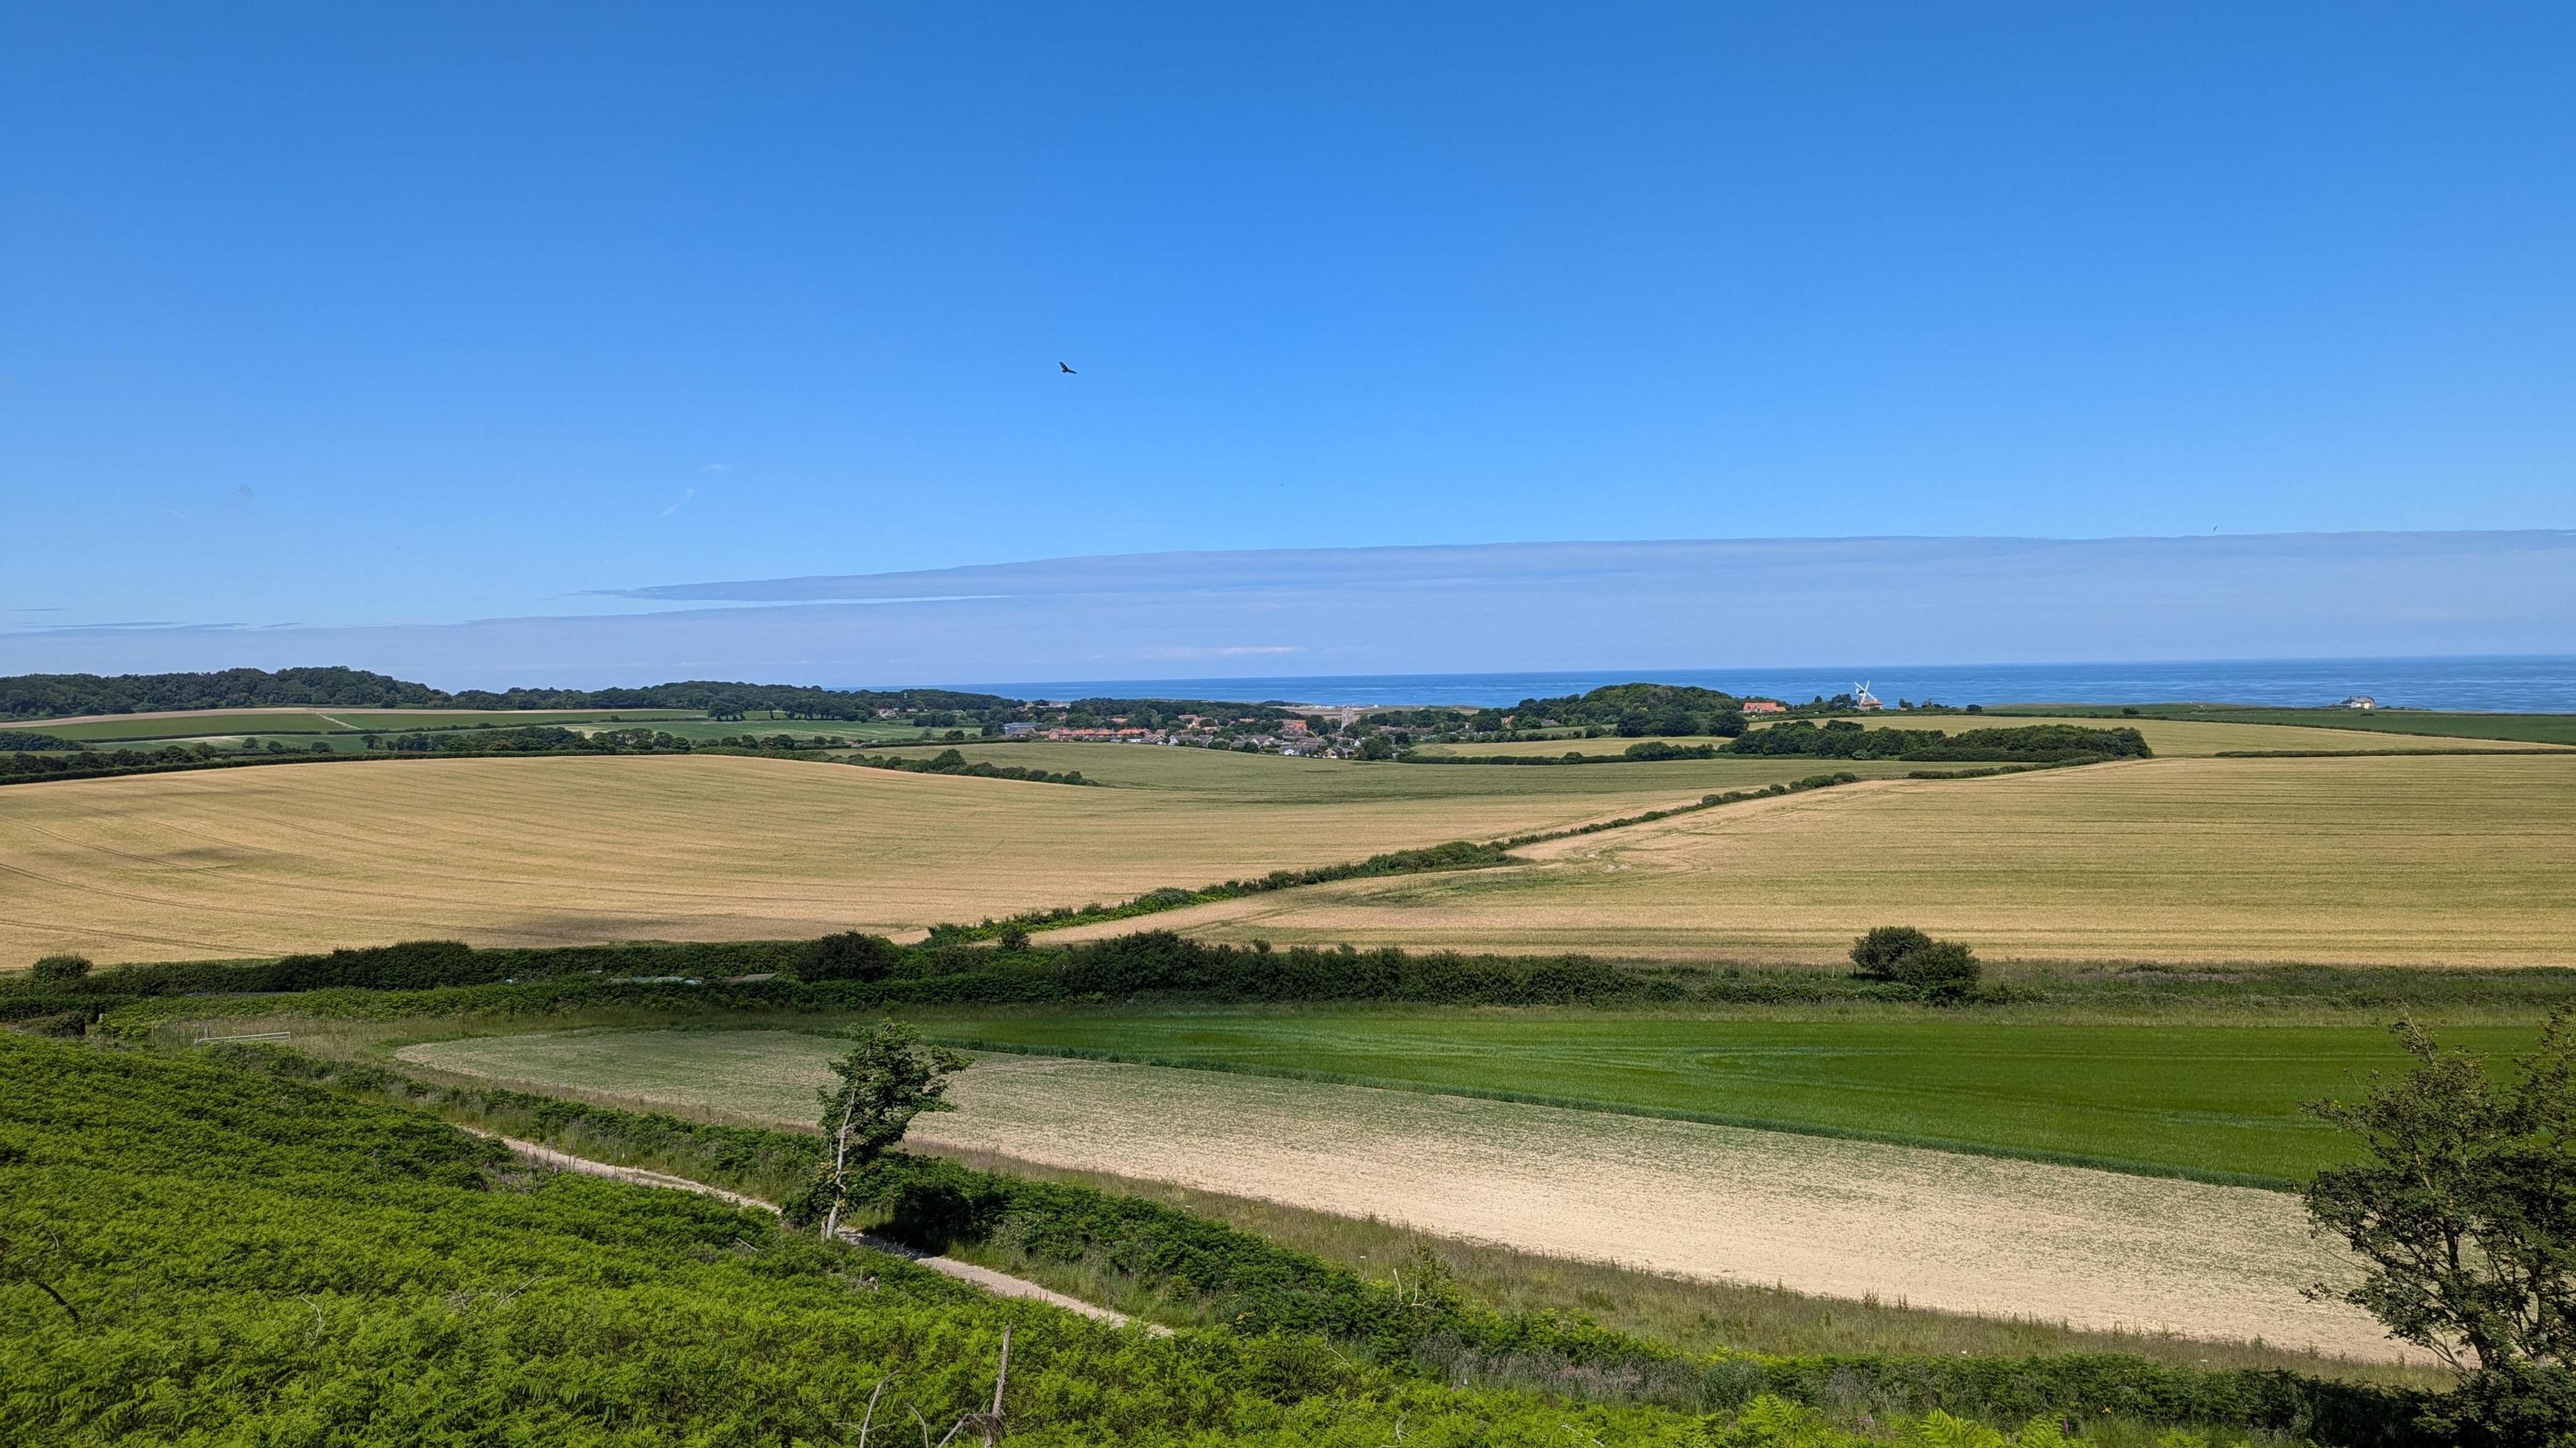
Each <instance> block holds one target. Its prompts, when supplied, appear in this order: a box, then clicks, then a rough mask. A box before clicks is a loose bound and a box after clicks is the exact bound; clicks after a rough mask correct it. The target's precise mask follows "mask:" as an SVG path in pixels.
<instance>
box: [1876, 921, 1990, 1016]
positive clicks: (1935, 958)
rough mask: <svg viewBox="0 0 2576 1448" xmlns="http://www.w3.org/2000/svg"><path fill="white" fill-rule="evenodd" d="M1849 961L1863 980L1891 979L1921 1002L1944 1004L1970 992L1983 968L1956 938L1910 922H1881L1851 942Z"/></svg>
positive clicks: (1960, 998)
mask: <svg viewBox="0 0 2576 1448" xmlns="http://www.w3.org/2000/svg"><path fill="white" fill-rule="evenodd" d="M1851 960H1852V964H1853V965H1855V966H1857V967H1859V974H1860V976H1861V977H1862V978H1863V979H1865V980H1884V981H1891V982H1894V983H1895V984H1897V985H1900V986H1903V987H1905V988H1906V989H1908V990H1910V991H1912V992H1914V993H1915V994H1916V995H1918V996H1920V997H1922V998H1923V999H1925V1000H1927V1001H1935V1002H1940V1003H1943V1004H1949V1003H1953V1002H1957V1001H1963V1000H1966V999H1968V998H1969V997H1970V996H1972V995H1974V994H1976V990H1977V981H1978V980H1979V978H1980V977H1982V976H1983V974H1984V969H1983V968H1982V967H1981V966H1979V965H1978V964H1977V953H1976V952H1975V951H1973V950H1971V949H1969V948H1968V947H1967V946H1966V945H1965V944H1963V943H1961V942H1959V941H1956V940H1935V939H1933V938H1932V937H1931V936H1929V935H1926V934H1924V933H1923V932H1922V931H1920V930H1917V929H1915V928H1914V927H1913V926H1911V925H1881V926H1879V927H1878V928H1877V929H1875V930H1872V931H1870V932H1869V933H1868V934H1867V935H1864V936H1862V937H1861V938H1860V939H1858V940H1855V941H1853V942H1852V948H1851Z"/></svg>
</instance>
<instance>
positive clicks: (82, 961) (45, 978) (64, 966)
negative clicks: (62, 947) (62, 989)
mask: <svg viewBox="0 0 2576 1448" xmlns="http://www.w3.org/2000/svg"><path fill="white" fill-rule="evenodd" d="M87 974H89V957H87V956H85V955H48V956H46V957H45V958H44V959H42V960H40V961H37V962H36V969H35V977H36V980H37V982H38V983H39V984H42V985H62V984H64V983H65V982H68V981H75V980H78V979H80V978H81V977H82V976H85V975H87Z"/></svg>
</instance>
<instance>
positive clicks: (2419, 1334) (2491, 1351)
mask: <svg viewBox="0 0 2576 1448" xmlns="http://www.w3.org/2000/svg"><path fill="white" fill-rule="evenodd" d="M2395 1031H2396V1034H2397V1039H2398V1043H2399V1044H2400V1045H2401V1046H2403V1047H2404V1048H2405V1051H2406V1054H2407V1055H2408V1056H2410V1057H2412V1058H2413V1061H2414V1064H2413V1065H2412V1066H2411V1067H2410V1068H2409V1069H2408V1070H2407V1072H2406V1073H2405V1074H2404V1075H2402V1076H2399V1077H2396V1078H2395V1079H2387V1078H2383V1077H2381V1076H2378V1075H2377V1074H2375V1073H2374V1075H2373V1076H2372V1078H2371V1082H2370V1086H2369V1089H2368V1090H2367V1091H2366V1092H2365V1093H2364V1094H2363V1096H2362V1098H2361V1099H2360V1100H2358V1101H2334V1100H2328V1101H2316V1102H2311V1103H2309V1105H2308V1110H2309V1112H2310V1113H2312V1114H2313V1115H2315V1116H2317V1117H2318V1118H2320V1119H2321V1120H2324V1121H2328V1122H2331V1123H2333V1124H2334V1125H2336V1126H2339V1127H2342V1128H2343V1129H2344V1130H2345V1131H2347V1132H2349V1133H2351V1134H2352V1136H2354V1137H2355V1138H2356V1139H2357V1140H2358V1142H2359V1144H2360V1146H2361V1148H2362V1156H2361V1159H2360V1160H2358V1161H2355V1162H2352V1163H2350V1164H2348V1165H2345V1166H2338V1167H2329V1168H2327V1169H2326V1170H2324V1171H2321V1172H2319V1173H2317V1175H2316V1178H2315V1179H2314V1180H2313V1181H2311V1182H2310V1183H2309V1184H2308V1187H2307V1190H2306V1192H2305V1194H2304V1196H2305V1200H2306V1204H2307V1210H2308V1216H2309V1218H2310V1220H2311V1221H2313V1222H2314V1223H2315V1225H2316V1228H2317V1230H2319V1231H2320V1232H2331V1233H2333V1234H2334V1235H2335V1236H2338V1237H2341V1238H2342V1239H2343V1240H2344V1241H2345V1242H2347V1243H2349V1244H2351V1246H2352V1250H2353V1251H2354V1252H2356V1253H2358V1254H2359V1255H2360V1257H2361V1259H2362V1260H2363V1261H2364V1262H2366V1263H2368V1264H2369V1270H2368V1271H2367V1273H2366V1274H2365V1275H2364V1276H2363V1278H2362V1280H2361V1282H2360V1283H2359V1284H2358V1285H2355V1286H2350V1287H2328V1286H2325V1285H2322V1284H2321V1285H2319V1286H2317V1287H2314V1288H2311V1289H2310V1295H2311V1296H2312V1297H2319V1298H2331V1299H2339V1300H2341V1301H2345V1302H2349V1303H2351V1304H2353V1305H2354V1306H2356V1307H2360V1308H2364V1309H2366V1310H2367V1311H2369V1312H2370V1314H2371V1315H2372V1316H2374V1317H2376V1318H2378V1319H2379V1320H2380V1321H2381V1322H2383V1323H2385V1324H2387V1326H2388V1331H2389V1335H2390V1336H2392V1337H2395V1338H2397V1339H2399V1340H2400V1341H2403V1342H2410V1343H2413V1344H2415V1345H2416V1346H2418V1347H2422V1348H2425V1349H2428V1350H2429V1351H2431V1352H2433V1353H2434V1354H2435V1355H2436V1356H2438V1357H2440V1358H2441V1359H2442V1361H2444V1362H2445V1363H2447V1364H2449V1365H2450V1366H2451V1368H2452V1369H2453V1370H2454V1371H2455V1372H2457V1373H2458V1374H2459V1386H2458V1388H2457V1389H2456V1390H2455V1391H2453V1392H2452V1393H2451V1394H2450V1395H2449V1396H2448V1397H2446V1398H2444V1399H2443V1400H2442V1401H2441V1402H2440V1403H2438V1404H2437V1405H2436V1406H2435V1407H2434V1408H2433V1410H2432V1414H2431V1418H2432V1421H2431V1422H2429V1423H2428V1425H2427V1426H2428V1427H2430V1428H2431V1429H2432V1430H2433V1431H2434V1432H2435V1433H2437V1434H2439V1435H2440V1438H2441V1440H2442V1441H2444V1442H2449V1443H2458V1444H2462V1445H2468V1448H2563V1445H2566V1444H2570V1443H2576V1360H2572V1359H2576V1039H2571V1019H2570V1016H2569V1013H2568V1012H2566V1011H2564V1010H2562V1011H2560V1012H2559V1013H2558V1014H2556V1015H2554V1016H2552V1017H2551V1018H2550V1021H2549V1024H2548V1026H2547V1027H2546V1028H2544V1029H2543V1030H2542V1032H2541V1035H2540V1041H2539V1043H2538V1045H2537V1046H2535V1047H2534V1048H2533V1050H2532V1051H2531V1053H2530V1054H2529V1055H2526V1056H2523V1057H2521V1058H2520V1059H2518V1060H2516V1061H2515V1062H2513V1063H2512V1067H2511V1069H2510V1070H2509V1071H2507V1072H2504V1073H2502V1079H2499V1073H2497V1072H2495V1071H2493V1070H2490V1069H2489V1067H2488V1065H2487V1063H2486V1062H2485V1061H2483V1060H2481V1059H2479V1058H2478V1057H2476V1056H2473V1055H2471V1054H2469V1053H2467V1052H2464V1051H2458V1050H2451V1051H2445V1050H2443V1049H2441V1048H2440V1046H2439V1045H2437V1044H2436V1043H2435V1041H2434V1039H2433V1036H2432V1034H2431V1033H2430V1032H2428V1031H2426V1030H2424V1029H2423V1028H2422V1027H2420V1026H2417V1025H2414V1024H2412V1023H2401V1024H2399V1025H2398V1026H2397V1027H2395Z"/></svg>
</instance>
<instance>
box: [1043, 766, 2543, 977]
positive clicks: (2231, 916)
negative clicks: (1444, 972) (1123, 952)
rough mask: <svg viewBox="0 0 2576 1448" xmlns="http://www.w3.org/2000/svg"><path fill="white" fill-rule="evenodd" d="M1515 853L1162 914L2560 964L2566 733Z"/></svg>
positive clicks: (1783, 939)
mask: <svg viewBox="0 0 2576 1448" xmlns="http://www.w3.org/2000/svg"><path fill="white" fill-rule="evenodd" d="M2248 727H2251V726H2248ZM1599 767H1600V768H1603V769H1619V768H1629V767H1632V766H1625V765H1604V766H1599ZM1460 772H1467V771H1466V770H1465V769H1463V768H1462V769H1461V771H1460ZM1529 772H1531V773H1571V772H1579V771H1571V770H1531V771H1529ZM1521 853H1523V854H1525V855H1527V856H1528V857H1530V858H1531V859H1533V860H1535V861H1537V862H1538V863H1535V864H1533V865H1530V866H1526V867H1518V868H1507V869H1501V870H1482V871H1476V872H1472V873H1468V874H1460V875H1448V876H1417V877H1407V878H1395V879H1379V880H1357V881H1347V882H1343V883H1340V884H1334V885H1323V886H1315V887H1312V888H1308V889H1303V890H1295V891H1287V892H1283V893H1280V894H1277V895H1267V896H1256V897H1253V898H1250V899H1245V900H1236V901H1227V902H1224V903H1222V904H1217V905H1208V906H1200V907H1196V908H1193V909H1190V910H1185V911H1180V912H1176V913H1175V914H1172V915H1168V916H1164V917H1161V918H1162V920H1163V921H1164V922H1165V923H1168V924H1169V925H1170V926H1172V928H1175V929H1181V930H1187V931H1189V932H1191V933H1193V934H1200V935H1205V936H1208V937H1211V938H1217V939H1235V940H1245V939H1253V938H1263V939H1269V940H1274V941H1277V942H1280V943H1283V944H1305V943H1332V942H1339V941H1350V942H1354V943H1357V944H1361V945H1380V944H1397V945H1437V946H1444V947H1455V948H1458V949H1466V950H1504V951H1523V952H1542V951H1559V950H1581V951H1589V952H1593V953H1597V954H1605V955H1614V956H1635V957H1702V958H1705V957H1712V956H1714V957H1732V958H1739V959H1750V960H1783V961H1799V960H1805V961H1817V962H1823V961H1829V960H1832V959H1834V958H1836V957H1838V956H1839V955H1840V954H1841V952H1842V951H1843V950H1844V949H1845V948H1846V947H1847V946H1849V944H1850V943H1851V939H1852V937H1853V936H1854V935H1856V934H1858V933H1859V932H1860V931H1861V930H1863V929H1866V928H1868V927H1869V926H1872V925H1878V924H1884V923H1888V922H1891V921H1901V922H1907V923H1911V924H1914V925H1918V926H1921V927H1923V928H1924V929H1927V930H1932V931H1935V932H1937V933H1941V934H1945V935H1956V936H1959V937H1962V938H1965V939H1967V940H1969V941H1971V942H1973V943H1974V944H1975V945H1976V946H1977V948H1978V949H1979V950H1981V951H1983V952H1984V953H1986V954H1987V955H1989V956H1992V957H1998V958H2006V959H2011V958H2020V959H2061V960H2062V959H2143V960H2158V961H2218V960H2275V961H2283V960H2287V961H2314V962H2349V963H2376V964H2391V963H2398V964H2412V963H2424V964H2457V965H2563V964H2570V963H2576V955H2571V951H2570V947H2569V944H2568V942H2569V941H2570V940H2571V939H2576V892H2570V891H2569V890H2568V889H2567V883H2566V882H2567V881H2569V880H2571V879H2576V756H2548V755H2527V754H2517V755H2495V756H2491V757H2489V756H2472V755H2429V756H2423V757H2407V756H2364V757H2360V758H2343V759H2333V758H2300V759H2216V758H2174V759H2153V760H2143V761H2136V762H2123V763H2118V764H2106V765H2093V766H2088V767H2085V768H2081V769H2067V770H2054V771H2048V772H2044V773H2037V774H2022V775H2012V776H2006V777H2002V778H1990V779H1980V780H1962V781H1928V780H1926V781H1916V780H1896V781H1889V782H1883V783H1867V784H1861V785H1855V786H1851V787H1848V788H1844V789H1836V790H1825V791H1820V792H1817V793H1813V794H1803V795H1792V796H1789V797H1786V798H1783V799H1777V800H1769V801H1763V802H1760V803H1755V804H1749V805H1742V806H1736V807H1732V808H1727V809H1720V810H1712V811H1708V812H1705V813H1698V814H1690V815H1684V816H1680V817H1678V818H1674V819H1670V820H1664V821H1661V822H1658V823H1655V824H1650V825H1640V826H1636V827H1633V828H1629V829H1623V830H1617V831H1612V832H1608V833H1605V834H1600V835H1593V836H1585V837H1580V838H1576V839H1571V840H1563V841H1557V842H1555V843H1552V844H1546V845H1539V846H1534V847H1531V848H1530V849H1527V850H1525V851H1522V852H1521ZM1069 933H1070V932H1069Z"/></svg>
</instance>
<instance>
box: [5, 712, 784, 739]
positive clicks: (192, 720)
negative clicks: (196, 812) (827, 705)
mask: <svg viewBox="0 0 2576 1448" xmlns="http://www.w3.org/2000/svg"><path fill="white" fill-rule="evenodd" d="M696 717H697V716H696V715H694V714H690V713H687V712H686V711H683V710H676V709H575V710H561V709H556V710H545V709H532V710H527V711H524V712H521V711H511V710H494V709H230V710H226V709H212V710H205V711H202V712H197V713H179V714H133V715H125V716H120V717H116V718H103V719H102V718H92V719H82V720H78V721H76V722H71V723H56V722H53V721H50V720H45V719H13V720H5V721H0V729H25V730H31V731H33V732H35V733H38V734H51V735H53V736H55V737H56V738H60V739H78V740H81V741H82V742H84V743H92V744H95V743H102V742H108V741H117V740H130V741H138V742H140V741H147V740H148V741H152V742H155V743H159V742H163V741H169V740H179V739H215V738H225V737H232V738H238V737H240V736H243V735H261V736H265V735H271V734H280V735H295V734H350V733H360V732H364V731H368V730H374V731H377V732H389V731H393V730H399V729H456V728H466V727H471V726H473V725H475V724H483V723H488V724H491V725H492V726H494V727H495V728H502V727H507V726H512V725H520V724H574V723H582V724H594V723H595V724H607V723H610V722H612V721H614V722H619V723H627V724H640V723H656V722H659V721H662V720H676V719H694V718H696ZM732 727H733V729H734V732H736V733H740V732H742V729H743V727H744V726H741V725H735V726H732Z"/></svg>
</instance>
